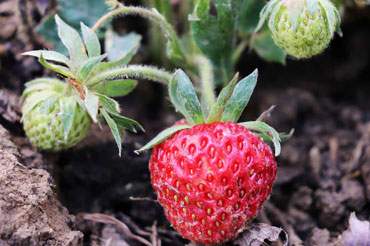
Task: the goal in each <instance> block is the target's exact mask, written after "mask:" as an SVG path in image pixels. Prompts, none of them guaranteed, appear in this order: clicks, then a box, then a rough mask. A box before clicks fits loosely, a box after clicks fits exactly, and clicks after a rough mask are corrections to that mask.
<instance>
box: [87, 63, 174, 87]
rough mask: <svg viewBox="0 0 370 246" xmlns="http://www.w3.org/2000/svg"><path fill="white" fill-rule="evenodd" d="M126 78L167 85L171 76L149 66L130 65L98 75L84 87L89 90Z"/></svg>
mask: <svg viewBox="0 0 370 246" xmlns="http://www.w3.org/2000/svg"><path fill="white" fill-rule="evenodd" d="M128 78H133V79H149V80H153V81H156V82H159V83H163V84H165V85H168V84H169V83H170V80H171V78H172V74H170V73H169V72H166V71H163V70H161V69H158V68H155V67H151V66H141V65H130V66H127V67H118V68H115V69H111V70H107V71H105V72H102V73H99V74H98V75H96V76H93V77H91V78H90V79H88V80H87V81H86V85H87V86H88V87H90V88H91V87H93V86H95V85H97V84H99V83H104V82H107V81H110V80H117V79H128Z"/></svg>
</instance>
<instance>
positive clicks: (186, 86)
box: [168, 69, 204, 125]
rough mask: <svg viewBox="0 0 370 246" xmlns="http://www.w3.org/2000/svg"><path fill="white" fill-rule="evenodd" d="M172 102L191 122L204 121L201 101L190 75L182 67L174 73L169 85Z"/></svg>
mask: <svg viewBox="0 0 370 246" xmlns="http://www.w3.org/2000/svg"><path fill="white" fill-rule="evenodd" d="M168 89H169V95H170V99H171V102H172V104H173V105H174V106H175V108H176V109H177V110H178V111H180V112H181V113H182V114H183V115H184V117H185V118H186V119H187V121H188V122H189V123H190V124H191V125H194V124H202V123H204V115H203V112H202V108H201V106H200V102H199V100H198V98H197V95H196V93H195V90H194V87H193V84H192V83H191V81H190V79H189V77H188V76H187V75H186V74H185V73H184V71H182V70H181V69H179V70H177V71H176V72H175V74H174V75H173V77H172V79H171V81H170V84H169V86H168Z"/></svg>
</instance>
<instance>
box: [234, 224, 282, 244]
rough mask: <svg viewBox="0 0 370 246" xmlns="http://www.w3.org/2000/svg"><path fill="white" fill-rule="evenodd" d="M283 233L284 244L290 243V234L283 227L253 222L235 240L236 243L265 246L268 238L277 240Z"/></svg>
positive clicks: (272, 240) (271, 240) (273, 240)
mask: <svg viewBox="0 0 370 246" xmlns="http://www.w3.org/2000/svg"><path fill="white" fill-rule="evenodd" d="M281 234H283V235H282V238H281V239H282V240H283V245H284V246H287V245H288V234H287V233H286V232H285V231H284V230H283V229H282V228H278V227H275V226H270V225H267V224H263V223H256V224H251V225H249V226H248V227H247V229H246V230H245V231H244V232H243V233H242V234H241V235H240V236H239V238H238V239H236V240H235V242H234V245H239V246H244V245H253V246H265V245H266V240H267V241H270V242H275V241H277V240H279V238H280V235H281Z"/></svg>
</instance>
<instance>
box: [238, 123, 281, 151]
mask: <svg viewBox="0 0 370 246" xmlns="http://www.w3.org/2000/svg"><path fill="white" fill-rule="evenodd" d="M238 124H239V125H241V126H244V127H245V128H247V129H248V130H250V131H252V132H256V133H257V134H258V135H259V136H260V137H261V138H262V139H263V140H264V141H270V142H272V143H273V144H274V147H275V156H278V155H280V151H281V146H280V136H279V133H278V132H277V131H276V130H275V129H274V128H272V127H271V126H269V125H268V124H266V123H265V122H262V121H248V122H243V123H238Z"/></svg>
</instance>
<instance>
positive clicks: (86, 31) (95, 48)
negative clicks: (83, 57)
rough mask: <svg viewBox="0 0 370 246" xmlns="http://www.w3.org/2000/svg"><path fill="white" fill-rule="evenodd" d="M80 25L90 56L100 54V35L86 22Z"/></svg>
mask: <svg viewBox="0 0 370 246" xmlns="http://www.w3.org/2000/svg"><path fill="white" fill-rule="evenodd" d="M80 25H81V31H82V37H83V39H84V41H85V46H86V49H87V53H88V55H89V58H91V57H95V56H99V55H100V54H101V47H100V42H99V38H98V36H97V35H96V33H95V32H94V31H93V30H92V29H91V28H89V27H88V26H86V25H85V24H84V23H82V22H81V23H80Z"/></svg>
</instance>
